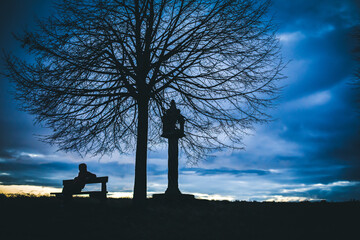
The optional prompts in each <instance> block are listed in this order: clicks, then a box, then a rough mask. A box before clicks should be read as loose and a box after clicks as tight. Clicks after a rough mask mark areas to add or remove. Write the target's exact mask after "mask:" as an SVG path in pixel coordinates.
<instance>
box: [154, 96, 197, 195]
mask: <svg viewBox="0 0 360 240" xmlns="http://www.w3.org/2000/svg"><path fill="white" fill-rule="evenodd" d="M162 124H163V132H162V134H161V136H162V137H164V138H167V139H168V188H167V189H166V191H165V194H154V195H153V198H166V199H180V198H181V199H182V198H194V196H193V195H189V194H182V193H181V192H180V190H179V181H178V178H179V170H178V169H179V138H182V137H185V134H184V124H185V119H184V116H183V115H181V114H180V110H179V109H177V108H176V104H175V101H174V100H171V102H170V108H169V109H168V110H166V112H165V114H164V116H163V117H162Z"/></svg>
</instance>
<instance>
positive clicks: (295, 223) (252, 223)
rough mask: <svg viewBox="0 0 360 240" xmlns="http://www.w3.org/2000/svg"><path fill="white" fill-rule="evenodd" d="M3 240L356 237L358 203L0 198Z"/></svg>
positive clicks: (359, 213) (359, 209)
mask: <svg viewBox="0 0 360 240" xmlns="http://www.w3.org/2000/svg"><path fill="white" fill-rule="evenodd" d="M0 212H1V222H0V229H1V231H0V239H45V238H46V239H154V240H156V239H171V240H173V239H245V240H247V239H264V240H265V239H266V240H267V239H289V240H292V239H358V237H359V230H358V229H359V216H360V202H359V201H351V202H341V203H335V202H301V203H272V202H271V203H265V202H228V201H207V200H191V201H185V202H171V203H167V202H163V201H155V200H153V199H149V200H148V204H147V207H146V208H142V209H139V208H135V207H134V206H133V205H132V202H131V199H108V200H107V202H106V203H102V202H99V201H98V200H96V199H89V198H75V199H74V200H73V201H72V202H71V204H69V205H64V204H63V203H62V201H61V200H59V199H56V198H54V197H33V196H13V197H6V196H5V195H0Z"/></svg>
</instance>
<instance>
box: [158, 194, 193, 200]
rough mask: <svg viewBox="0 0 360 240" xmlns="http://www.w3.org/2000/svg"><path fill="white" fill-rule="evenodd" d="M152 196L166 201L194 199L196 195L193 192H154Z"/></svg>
mask: <svg viewBox="0 0 360 240" xmlns="http://www.w3.org/2000/svg"><path fill="white" fill-rule="evenodd" d="M152 198H153V199H155V200H165V201H187V200H194V199H195V196H194V195H192V194H182V193H180V194H166V193H159V194H153V195H152Z"/></svg>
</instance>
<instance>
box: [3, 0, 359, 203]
mask: <svg viewBox="0 0 360 240" xmlns="http://www.w3.org/2000/svg"><path fill="white" fill-rule="evenodd" d="M49 12H51V1H48V0H31V1H29V0H2V1H1V2H0V48H1V49H4V50H6V51H10V52H12V53H15V54H18V55H20V56H22V54H23V52H22V50H21V48H20V46H19V44H18V43H17V42H16V41H14V38H13V37H12V35H11V33H12V32H15V33H16V32H21V30H22V29H24V28H29V29H32V28H34V26H35V21H34V16H37V17H44V16H47V14H49ZM271 12H272V13H273V14H274V21H275V22H276V23H277V24H278V26H279V30H278V32H277V37H278V38H279V40H280V43H281V46H282V50H281V51H282V53H283V57H284V59H285V60H286V61H288V62H289V63H288V64H287V66H286V68H285V69H284V71H283V74H284V75H285V76H287V78H286V79H284V80H282V82H279V85H281V86H283V91H282V94H281V96H280V98H279V100H277V104H276V107H274V108H272V109H269V110H268V113H269V114H271V115H272V116H273V119H274V120H273V121H272V122H270V123H268V124H263V125H256V126H255V127H254V129H253V130H252V131H251V134H250V135H248V136H244V144H245V147H246V148H245V150H244V151H233V150H225V151H222V152H217V153H215V154H214V157H212V158H208V159H206V160H204V161H201V162H199V163H198V164H197V165H188V164H186V160H185V158H184V156H183V154H181V153H180V163H179V174H180V175H179V186H180V190H181V191H182V192H183V193H191V194H195V196H196V197H198V198H205V199H226V200H245V201H304V200H310V201H315V200H327V201H348V200H353V199H357V200H360V114H359V109H358V108H357V105H356V99H357V97H359V95H360V93H359V92H357V91H356V90H355V89H354V88H353V87H352V86H351V84H350V83H351V81H352V79H353V72H354V69H355V68H356V66H357V63H356V62H355V61H354V57H353V54H352V52H353V49H354V48H355V42H354V40H353V38H352V37H351V34H352V32H353V30H354V28H355V26H356V25H359V23H360V14H359V13H360V4H357V3H356V1H355V0H316V1H314V0H292V1H288V0H274V1H273V5H272V7H271ZM0 69H1V71H2V69H3V62H2V60H0ZM12 91H13V88H12V83H9V81H8V80H7V79H5V78H4V77H2V76H1V75H0V192H2V193H33V194H38V193H41V194H48V193H49V192H52V191H60V190H61V187H62V186H61V185H62V180H63V179H71V178H73V177H75V176H76V175H77V166H78V164H79V163H82V162H85V163H87V164H88V170H89V171H91V172H94V173H96V174H97V175H98V176H109V183H108V190H109V192H110V194H109V196H110V197H111V196H112V197H129V196H132V190H133V184H134V155H133V154H129V155H119V154H117V153H113V154H112V155H111V156H104V157H102V158H99V157H91V156H84V157H83V158H82V157H81V156H79V155H77V154H71V153H64V152H60V151H57V148H56V146H50V145H48V144H45V143H43V142H41V141H39V139H38V137H37V136H38V135H41V134H46V132H47V131H48V130H47V129H44V128H41V126H39V125H34V124H33V116H31V115H29V114H27V113H24V112H22V111H20V110H19V104H18V103H17V102H16V101H15V100H14V97H13V95H12V93H11V92H12ZM95 187H97V186H95ZM166 187H167V153H166V149H160V150H157V151H156V152H150V153H149V154H148V194H149V195H151V194H153V193H161V192H164V191H165V190H166Z"/></svg>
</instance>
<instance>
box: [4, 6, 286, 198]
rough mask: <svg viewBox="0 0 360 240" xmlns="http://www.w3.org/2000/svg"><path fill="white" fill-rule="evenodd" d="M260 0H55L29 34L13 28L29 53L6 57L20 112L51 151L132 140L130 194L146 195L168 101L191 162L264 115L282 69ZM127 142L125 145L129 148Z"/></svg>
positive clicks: (235, 141)
mask: <svg viewBox="0 0 360 240" xmlns="http://www.w3.org/2000/svg"><path fill="white" fill-rule="evenodd" d="M269 5H270V2H269V1H267V0H265V1H255V0H200V1H197V0H196V1H195V0H142V1H140V0H63V1H62V2H61V3H59V4H56V5H55V7H56V10H57V12H56V13H54V14H53V15H52V16H51V17H50V18H48V19H45V20H41V21H39V28H38V30H36V31H30V32H29V31H28V32H24V33H23V34H21V35H17V39H18V40H20V41H21V43H22V44H23V46H24V47H25V48H26V49H28V51H29V54H30V55H31V56H34V61H23V60H21V59H19V58H17V57H15V56H12V55H10V54H6V56H5V57H6V60H7V69H8V73H7V75H8V77H9V78H11V79H12V80H14V81H15V82H16V86H17V98H18V99H20V100H21V102H22V107H23V109H24V110H25V111H28V112H30V113H31V114H34V115H36V119H37V121H39V122H40V123H43V124H44V125H45V126H46V127H49V128H50V129H53V133H52V134H51V135H49V136H46V138H45V140H47V141H48V142H49V143H51V144H56V145H58V146H59V148H60V149H61V150H65V151H78V152H85V153H91V154H104V153H111V152H113V151H114V150H118V151H119V152H120V153H124V152H129V151H132V150H134V149H135V148H136V159H135V186H134V199H135V200H139V201H142V200H144V199H146V184H147V182H146V179H147V177H146V165H147V149H148V143H149V144H150V146H155V145H157V144H158V143H160V142H161V141H162V140H161V139H160V132H161V131H160V125H161V124H160V123H161V116H162V114H163V112H164V109H165V108H167V107H168V105H169V103H170V100H172V99H174V100H175V101H176V103H177V104H178V106H180V107H179V108H180V109H181V111H182V114H183V115H184V116H185V117H186V137H185V138H183V140H182V142H181V144H182V150H183V151H184V152H186V154H187V155H188V156H189V159H192V160H193V161H196V160H197V159H199V158H200V157H203V156H205V155H206V154H209V153H211V152H212V151H213V150H215V149H222V148H226V147H232V148H237V147H238V148H241V139H242V136H243V134H244V131H246V129H248V128H250V127H251V126H252V125H253V124H254V123H258V122H264V121H267V120H269V116H268V115H267V114H266V113H265V112H264V110H265V109H266V107H268V106H270V105H271V103H272V100H274V98H275V97H276V93H277V90H278V88H277V87H276V86H275V82H276V80H278V79H279V78H281V74H280V71H281V69H282V67H283V64H282V61H281V56H280V54H279V46H278V40H277V39H276V37H275V30H276V29H275V28H274V26H273V23H272V20H271V18H270V17H269V16H268V9H269ZM135 146H136V147H135Z"/></svg>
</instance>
